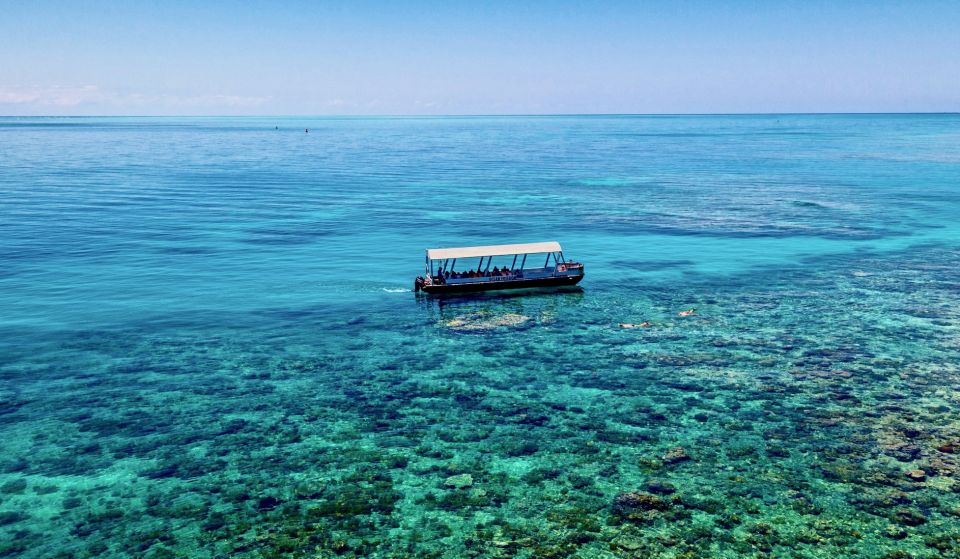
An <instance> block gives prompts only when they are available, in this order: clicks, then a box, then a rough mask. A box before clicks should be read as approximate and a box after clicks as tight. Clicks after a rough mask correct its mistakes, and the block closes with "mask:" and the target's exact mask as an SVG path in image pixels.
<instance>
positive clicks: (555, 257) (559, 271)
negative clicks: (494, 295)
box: [413, 241, 583, 294]
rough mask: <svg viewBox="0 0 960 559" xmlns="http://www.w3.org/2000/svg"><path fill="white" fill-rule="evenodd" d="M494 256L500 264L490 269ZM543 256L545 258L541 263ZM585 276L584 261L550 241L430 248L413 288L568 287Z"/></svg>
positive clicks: (458, 290)
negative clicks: (473, 260) (575, 259)
mask: <svg viewBox="0 0 960 559" xmlns="http://www.w3.org/2000/svg"><path fill="white" fill-rule="evenodd" d="M477 257H479V258H480V261H479V262H478V263H477V264H476V267H474V266H473V265H472V264H470V262H472V259H474V258H477ZM495 257H496V258H498V260H499V261H500V264H498V265H494V266H493V267H492V268H491V265H492V264H493V260H494V258H495ZM511 257H512V260H511ZM540 258H544V261H543V265H542V266H540V265H539V262H540ZM528 259H529V261H528ZM458 260H459V261H460V267H459V268H457V261H458ZM507 261H510V264H509V265H507ZM518 263H519V266H518ZM582 279H583V264H582V263H580V262H574V261H572V260H567V259H566V258H565V257H564V255H563V249H562V248H561V247H560V243H558V242H556V241H550V242H545V243H526V244H517V245H493V246H475V247H457V248H430V249H427V254H426V265H425V267H424V275H423V276H417V279H416V280H415V281H414V286H413V288H414V291H423V292H425V293H431V294H441V293H463V292H469V291H492V290H500V289H524V288H528V287H560V286H569V285H576V284H577V283H579V282H580V280H582Z"/></svg>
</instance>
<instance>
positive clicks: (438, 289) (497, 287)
mask: <svg viewBox="0 0 960 559" xmlns="http://www.w3.org/2000/svg"><path fill="white" fill-rule="evenodd" d="M582 279H583V274H579V275H570V276H553V277H547V278H531V279H517V280H512V281H481V282H475V283H459V284H449V283H445V284H434V285H424V286H423V287H421V289H422V290H423V291H424V292H425V293H428V294H430V295H443V294H446V293H476V292H479V291H502V290H504V289H528V288H533V287H565V286H571V285H576V284H578V283H580V280H582Z"/></svg>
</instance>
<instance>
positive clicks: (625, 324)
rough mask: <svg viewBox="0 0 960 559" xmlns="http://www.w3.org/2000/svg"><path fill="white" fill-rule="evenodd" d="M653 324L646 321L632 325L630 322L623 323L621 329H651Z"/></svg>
mask: <svg viewBox="0 0 960 559" xmlns="http://www.w3.org/2000/svg"><path fill="white" fill-rule="evenodd" d="M651 326H653V324H650V323H649V322H648V321H646V320H644V321H643V322H641V323H640V324H631V323H629V322H621V323H620V328H650V327H651Z"/></svg>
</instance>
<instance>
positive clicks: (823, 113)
mask: <svg viewBox="0 0 960 559" xmlns="http://www.w3.org/2000/svg"><path fill="white" fill-rule="evenodd" d="M829 115H837V116H842V115H960V111H889V112H878V111H862V112H861V111H817V112H718V113H449V114H446V113H445V114H349V115H347V114H313V115H311V114H275V115H272V114H257V115H254V114H251V115H235V114H209V115H201V114H183V115H169V114H166V115H164V114H122V115H120V114H118V115H111V114H97V115H54V114H35V115H0V118H489V117H573V116H578V117H624V116H829Z"/></svg>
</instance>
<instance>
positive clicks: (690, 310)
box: [677, 308, 697, 316]
mask: <svg viewBox="0 0 960 559" xmlns="http://www.w3.org/2000/svg"><path fill="white" fill-rule="evenodd" d="M695 312H697V309H696V308H690V309H687V310H685V311H680V312H678V313H677V314H678V315H680V316H690V315H691V314H693V313H695Z"/></svg>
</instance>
